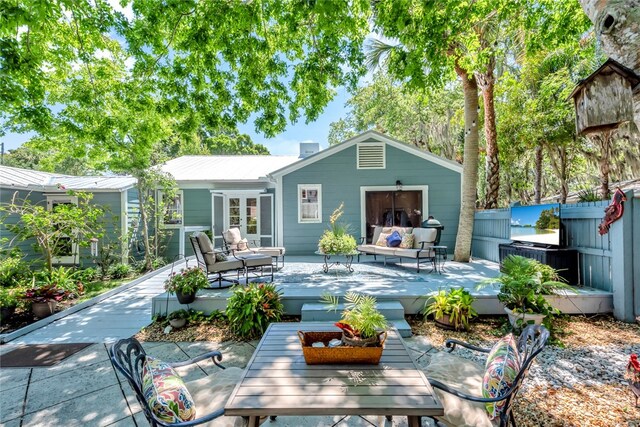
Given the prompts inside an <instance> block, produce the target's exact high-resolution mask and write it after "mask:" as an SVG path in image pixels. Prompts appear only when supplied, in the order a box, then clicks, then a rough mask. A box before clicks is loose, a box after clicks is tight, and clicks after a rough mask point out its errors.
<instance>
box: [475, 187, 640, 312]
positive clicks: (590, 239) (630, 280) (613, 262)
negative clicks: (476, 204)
mask: <svg viewBox="0 0 640 427" xmlns="http://www.w3.org/2000/svg"><path fill="white" fill-rule="evenodd" d="M627 199H628V201H627V202H626V203H625V213H624V216H623V217H622V218H621V219H620V220H619V221H617V222H615V223H614V224H613V225H612V226H611V229H610V231H609V233H607V234H605V235H604V236H600V234H598V224H600V221H601V220H602V218H603V216H604V209H605V208H606V207H607V205H608V204H609V202H608V201H603V202H592V203H576V204H566V205H562V206H561V213H560V217H561V222H562V226H563V228H564V242H565V245H566V247H567V248H570V249H576V250H577V251H578V254H579V273H580V284H582V285H583V286H588V287H592V288H596V289H601V290H603V291H607V292H612V293H613V297H614V314H616V317H618V318H620V319H624V320H628V321H630V320H633V318H634V317H635V316H638V315H640V199H634V198H633V193H632V192H628V193H627ZM510 217H511V212H510V210H509V209H495V210H487V211H478V212H476V215H475V222H474V227H473V241H472V255H473V256H474V257H477V258H483V259H487V260H491V261H495V262H499V261H500V259H499V253H498V245H499V244H500V243H511V240H510V239H509V229H510ZM634 260H635V262H634Z"/></svg>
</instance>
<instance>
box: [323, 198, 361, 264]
mask: <svg viewBox="0 0 640 427" xmlns="http://www.w3.org/2000/svg"><path fill="white" fill-rule="evenodd" d="M343 213H344V202H342V203H340V206H338V208H337V209H336V210H334V211H333V213H332V214H331V217H330V219H329V227H330V229H329V230H325V232H324V233H323V234H322V237H320V241H319V242H318V251H320V252H321V253H323V254H328V255H329V254H330V255H335V254H353V253H354V252H355V251H356V247H357V243H356V239H355V238H354V237H353V236H352V235H351V234H349V226H348V225H346V224H343V223H342V222H340V221H339V219H340V217H341V216H342V214H343Z"/></svg>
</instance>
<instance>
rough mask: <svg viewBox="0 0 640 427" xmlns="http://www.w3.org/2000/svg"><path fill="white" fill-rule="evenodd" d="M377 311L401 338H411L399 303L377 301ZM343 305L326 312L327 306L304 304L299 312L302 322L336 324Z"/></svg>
mask: <svg viewBox="0 0 640 427" xmlns="http://www.w3.org/2000/svg"><path fill="white" fill-rule="evenodd" d="M376 307H377V308H378V311H380V313H382V314H383V315H384V317H386V319H387V321H388V322H389V323H391V324H392V325H393V326H395V327H396V328H397V329H398V332H400V335H401V336H402V337H410V336H411V327H410V326H409V324H408V323H407V321H406V320H404V307H403V306H402V304H401V303H400V301H378V303H377V304H376ZM343 310H344V304H338V308H337V310H335V311H333V310H331V311H327V305H326V304H322V303H304V304H303V305H302V310H301V313H300V314H301V318H300V321H302V322H327V321H331V322H337V321H338V320H340V318H341V317H342V316H341V314H342V311H343Z"/></svg>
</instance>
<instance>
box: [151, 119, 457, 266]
mask: <svg viewBox="0 0 640 427" xmlns="http://www.w3.org/2000/svg"><path fill="white" fill-rule="evenodd" d="M318 148H319V147H318V144H314V143H302V144H301V146H300V156H299V157H296V156H183V157H179V158H177V159H173V160H170V161H168V162H167V163H165V164H164V165H163V166H162V168H161V169H162V171H164V172H165V173H167V174H169V175H171V176H172V177H173V178H174V179H175V180H176V182H177V184H178V188H179V190H178V193H177V194H176V196H175V197H173V198H172V200H164V199H163V195H162V194H161V192H160V193H159V194H158V195H157V200H159V201H160V200H162V206H164V209H165V213H164V215H163V216H164V219H163V220H162V224H161V226H163V227H165V228H166V229H167V230H169V231H171V233H170V234H171V236H170V237H169V240H168V241H167V245H166V250H165V256H166V257H167V259H169V260H171V259H172V258H174V257H177V256H179V255H186V256H189V255H191V254H192V249H191V248H190V247H189V245H187V244H185V242H188V241H189V240H188V235H189V234H190V233H193V232H195V231H210V232H211V233H212V234H213V237H214V243H215V245H216V246H218V247H220V246H222V238H221V235H222V232H223V231H224V230H226V229H228V228H230V227H239V228H240V229H241V232H242V235H243V236H245V237H247V238H248V239H249V240H250V241H251V240H254V241H257V242H260V244H261V245H262V246H273V245H277V246H285V247H286V248H287V254H294V255H295V254H298V255H303V254H311V253H313V252H315V251H316V250H317V243H318V240H319V238H320V236H321V235H322V233H323V231H324V230H325V229H326V228H327V227H328V223H329V217H330V215H331V213H332V212H333V210H334V209H335V208H337V207H338V206H339V205H340V203H341V202H344V216H343V219H344V221H345V222H347V223H348V224H350V225H351V232H352V234H354V235H355V236H356V238H357V239H359V238H360V237H364V238H365V239H371V236H372V232H373V227H374V226H375V225H399V226H413V227H419V226H420V225H421V224H422V222H423V221H425V220H426V219H427V218H428V217H429V215H433V216H434V217H435V218H437V219H438V220H439V221H440V222H441V223H442V224H443V225H444V227H445V228H444V231H443V233H442V237H441V244H442V245H447V246H448V247H449V248H453V247H454V245H455V236H456V233H457V227H458V216H459V212H460V188H461V176H462V167H461V166H460V165H459V164H457V163H455V162H452V161H450V160H447V159H444V158H441V157H438V156H436V155H434V154H431V153H428V152H425V151H422V150H419V149H417V148H415V147H413V146H410V145H407V144H405V143H402V142H400V141H397V140H395V139H393V138H389V137H388V136H386V135H383V134H380V133H378V132H375V131H368V132H365V133H363V134H361V135H359V136H357V137H355V138H352V139H349V140H347V141H344V142H343V143H341V144H337V145H334V146H332V147H329V148H328V149H326V150H322V151H319V150H318Z"/></svg>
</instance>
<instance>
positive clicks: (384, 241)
mask: <svg viewBox="0 0 640 427" xmlns="http://www.w3.org/2000/svg"><path fill="white" fill-rule="evenodd" d="M390 235H391V233H380V237H378V241H377V242H376V246H385V247H386V246H387V237H389V236H390Z"/></svg>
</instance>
